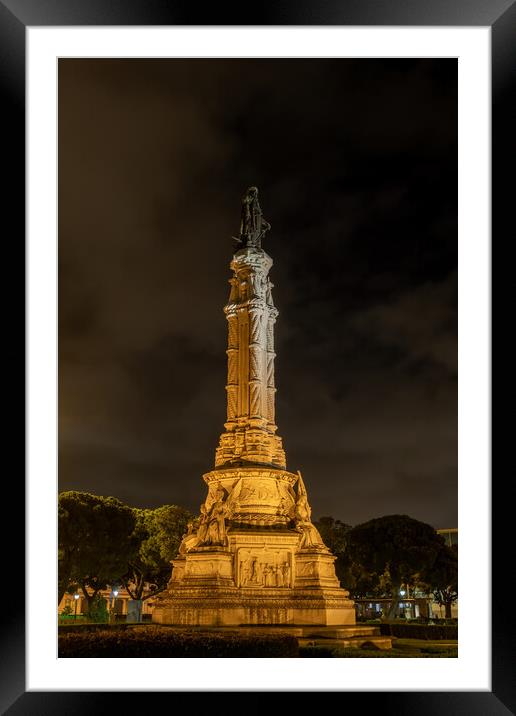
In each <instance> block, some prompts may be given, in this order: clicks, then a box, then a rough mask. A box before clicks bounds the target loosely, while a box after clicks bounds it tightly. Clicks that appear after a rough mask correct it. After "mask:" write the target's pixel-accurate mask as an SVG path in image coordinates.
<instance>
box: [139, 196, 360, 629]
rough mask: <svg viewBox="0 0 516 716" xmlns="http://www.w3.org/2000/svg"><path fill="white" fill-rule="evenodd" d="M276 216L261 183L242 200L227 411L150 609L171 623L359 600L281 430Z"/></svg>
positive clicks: (297, 614)
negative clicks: (167, 575)
mask: <svg viewBox="0 0 516 716" xmlns="http://www.w3.org/2000/svg"><path fill="white" fill-rule="evenodd" d="M269 229H270V225H269V224H268V223H267V222H266V221H265V219H264V218H263V215H262V212H261V209H260V205H259V202H258V190H257V189H256V187H251V188H249V189H248V190H247V192H246V194H245V196H244V198H243V201H242V219H241V224H240V237H239V238H238V239H237V240H238V242H239V248H238V250H237V251H236V253H235V254H234V256H233V260H232V261H231V269H232V271H233V275H232V277H231V279H230V280H229V283H230V285H231V291H230V295H229V301H228V304H227V306H226V307H225V309H224V311H225V314H226V317H227V321H228V349H227V355H228V379H227V386H226V390H227V421H226V422H225V423H224V427H225V431H224V432H223V433H222V435H221V436H220V441H219V445H218V447H217V449H216V451H215V467H214V469H213V470H211V471H210V472H207V473H206V474H205V475H204V476H203V477H204V481H205V482H206V484H207V486H208V494H207V497H206V500H205V502H204V503H203V504H202V505H201V508H200V516H199V517H198V519H197V520H196V521H195V522H194V523H191V524H190V525H189V527H188V532H187V534H185V535H184V537H183V541H182V543H181V545H180V547H179V554H178V556H177V557H176V559H174V560H173V562H172V564H173V569H172V576H171V579H170V582H169V584H168V588H167V591H165V592H163V593H162V595H160V596H159V597H158V598H157V599H156V600H155V607H154V610H153V621H155V622H161V623H167V624H203V625H221V624H226V625H237V624H242V625H245V624H299V625H303V624H305V625H310V624H311V625H350V624H355V610H354V604H353V602H352V601H351V600H350V599H348V594H349V593H348V592H347V591H345V590H344V589H342V588H341V587H340V584H339V581H338V580H337V577H336V576H335V568H334V561H335V557H334V556H333V555H332V554H331V553H330V551H329V550H328V548H327V547H326V546H325V545H324V543H323V541H322V539H321V536H320V534H319V532H318V531H317V529H316V527H315V526H314V525H313V524H312V521H311V518H310V515H311V510H310V506H309V504H308V496H307V492H306V488H305V485H304V483H303V479H302V477H301V473H300V472H299V471H298V472H297V474H294V473H292V472H289V471H288V470H287V469H286V459H285V452H284V450H283V446H282V441H281V438H280V437H279V436H278V435H277V434H276V430H277V428H276V423H275V415H274V402H275V393H276V388H275V384H274V357H275V353H274V323H275V321H276V318H277V316H278V311H277V309H276V308H275V306H274V302H273V299H272V288H273V284H272V283H271V280H270V278H269V275H268V274H269V270H270V268H271V266H272V259H271V258H270V256H268V254H267V253H266V252H265V251H264V250H263V249H262V247H261V241H262V239H263V236H264V234H265V233H266V232H267V231H268V230H269Z"/></svg>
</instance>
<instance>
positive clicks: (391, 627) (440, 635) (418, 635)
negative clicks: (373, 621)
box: [380, 623, 458, 640]
mask: <svg viewBox="0 0 516 716" xmlns="http://www.w3.org/2000/svg"><path fill="white" fill-rule="evenodd" d="M380 632H381V634H382V636H397V637H398V638H399V639H446V640H448V639H457V638H458V636H457V634H458V627H457V625H455V626H451V625H450V626H444V625H443V626H441V625H437V624H400V623H389V624H381V625H380Z"/></svg>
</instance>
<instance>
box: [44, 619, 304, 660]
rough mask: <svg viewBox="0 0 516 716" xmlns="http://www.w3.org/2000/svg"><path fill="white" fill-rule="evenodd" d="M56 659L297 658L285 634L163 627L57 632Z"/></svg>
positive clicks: (295, 647)
mask: <svg viewBox="0 0 516 716" xmlns="http://www.w3.org/2000/svg"><path fill="white" fill-rule="evenodd" d="M58 641H59V652H58V653H59V657H60V658H68V657H80V658H88V657H89V658H98V657H116V658H121V657H122V658H123V657H131V658H137V657H164V658H166V657H181V658H183V657H201V658H202V657H208V658H217V657H228V658H237V657H297V656H298V655H299V647H298V643H297V639H296V638H295V637H294V636H291V635H289V634H256V635H254V634H253V635H249V634H245V635H244V634H239V633H238V632H187V631H180V632H178V631H173V630H171V629H168V628H167V627H160V626H148V627H147V626H146V627H144V628H142V627H136V628H132V629H116V628H114V629H113V628H112V629H105V630H95V631H89V630H88V631H73V632H71V631H70V632H69V631H66V632H61V630H60V632H59V640H58Z"/></svg>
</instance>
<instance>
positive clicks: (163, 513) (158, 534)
mask: <svg viewBox="0 0 516 716" xmlns="http://www.w3.org/2000/svg"><path fill="white" fill-rule="evenodd" d="M133 513H134V516H135V521H136V527H135V535H136V536H137V539H138V551H137V552H136V553H135V554H134V555H133V557H132V559H131V560H129V561H128V567H127V565H126V571H125V573H124V574H123V577H122V583H123V585H124V587H125V588H126V589H127V591H128V592H129V595H130V596H131V598H132V599H134V600H138V601H140V600H141V601H145V600H146V599H149V598H150V597H154V596H155V595H156V594H159V593H160V592H162V591H163V590H164V589H165V588H166V586H167V584H168V581H169V580H170V574H171V565H170V562H171V560H172V559H174V557H176V556H177V552H178V549H179V544H180V542H181V539H182V536H183V534H184V533H185V532H186V529H187V525H188V522H189V521H190V520H192V519H193V518H194V515H192V514H191V513H190V512H188V510H185V509H184V508H182V507H177V506H176V505H163V506H162V507H158V508H157V509H155V510H149V509H146V510H141V509H133ZM146 584H150V586H151V589H150V591H146V592H145V593H144V590H145V585H146Z"/></svg>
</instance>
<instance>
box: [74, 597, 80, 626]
mask: <svg viewBox="0 0 516 716" xmlns="http://www.w3.org/2000/svg"><path fill="white" fill-rule="evenodd" d="M79 596H80V595H79V594H74V595H73V598H74V600H75V611H74V613H73V620H74V621H77V602H78V601H79Z"/></svg>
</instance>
